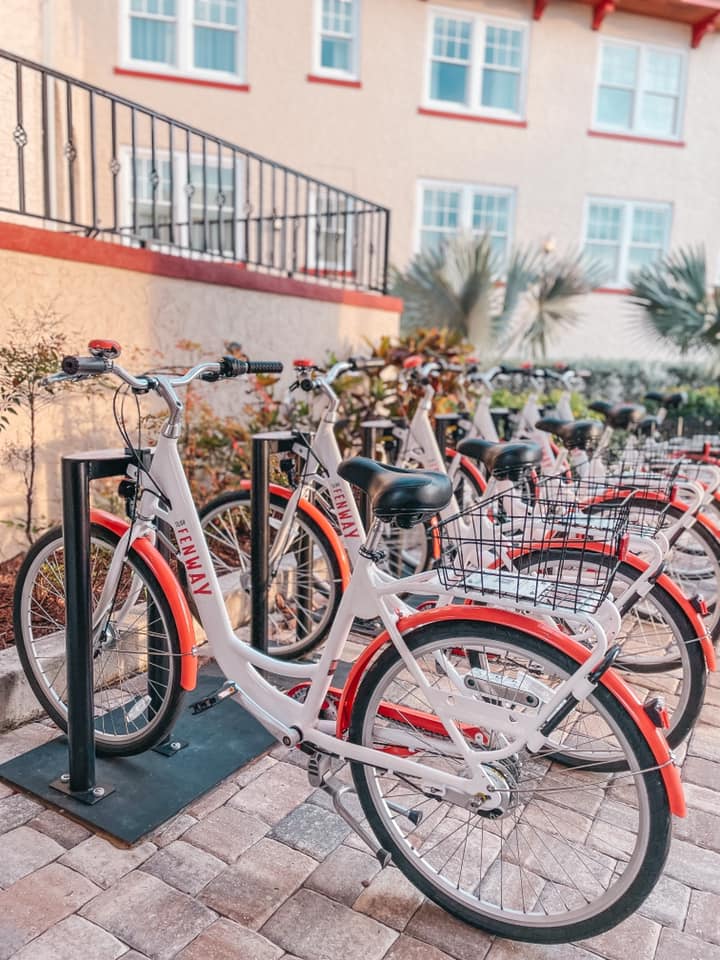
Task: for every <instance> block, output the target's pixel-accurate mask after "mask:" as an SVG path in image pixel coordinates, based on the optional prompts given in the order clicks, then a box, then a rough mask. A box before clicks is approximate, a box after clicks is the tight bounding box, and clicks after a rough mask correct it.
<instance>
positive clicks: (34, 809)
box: [0, 675, 720, 960]
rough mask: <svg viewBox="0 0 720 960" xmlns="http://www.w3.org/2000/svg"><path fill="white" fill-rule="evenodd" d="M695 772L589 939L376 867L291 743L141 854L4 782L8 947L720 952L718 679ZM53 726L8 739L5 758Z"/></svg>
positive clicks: (412, 959) (0, 896)
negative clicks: (646, 890)
mask: <svg viewBox="0 0 720 960" xmlns="http://www.w3.org/2000/svg"><path fill="white" fill-rule="evenodd" d="M710 684H711V686H710V697H709V698H708V704H707V705H706V707H705V710H704V713H703V717H702V723H701V724H700V725H699V726H698V728H697V729H696V731H695V733H694V734H693V736H692V737H691V739H690V742H689V745H688V747H687V750H686V751H685V750H683V751H681V752H680V753H681V755H685V762H684V768H683V775H684V779H685V782H686V795H687V801H688V817H687V819H686V820H684V821H676V823H675V838H674V840H673V847H672V851H671V855H670V859H669V860H668V865H667V868H666V871H665V875H664V877H663V879H662V880H661V882H660V883H659V884H658V886H657V888H656V889H655V891H654V892H653V894H652V896H651V897H650V898H649V899H648V900H647V901H646V903H645V904H644V905H643V906H642V908H641V909H640V911H639V912H638V913H637V914H635V915H634V916H633V917H631V918H630V919H628V920H626V921H625V922H624V923H622V924H621V925H620V926H618V927H616V928H615V929H614V930H611V931H609V932H608V933H605V934H603V935H602V936H601V937H596V938H595V939H593V940H590V941H586V942H583V943H582V944H575V945H567V946H554V947H541V946H535V945H532V944H525V943H523V944H519V943H511V942H508V941H502V940H498V939H495V938H493V937H490V936H488V935H486V934H484V933H482V932H481V931H478V930H475V929H473V928H470V927H467V926H465V925H464V924H463V923H461V922H459V921H458V920H455V919H453V918H452V917H451V916H449V915H448V914H446V913H444V912H443V911H441V910H439V909H438V908H437V907H435V906H434V905H433V904H431V903H428V902H427V901H424V900H423V898H422V896H420V895H419V894H418V893H417V891H416V890H414V889H413V888H412V887H411V886H410V885H409V884H408V883H407V882H406V881H405V880H404V878H403V877H402V876H401V875H400V874H399V873H398V872H397V871H396V870H395V868H392V867H390V868H388V869H386V870H384V871H379V869H378V864H377V862H376V861H375V860H374V859H373V857H371V856H370V855H369V854H368V852H367V850H365V849H364V848H363V846H362V844H361V843H360V842H358V839H357V838H356V837H355V836H354V835H353V834H350V833H348V831H347V828H346V826H345V824H344V823H343V821H341V820H340V819H339V818H338V817H337V816H336V815H335V814H334V812H332V810H331V808H330V805H329V804H328V803H327V798H326V797H325V796H324V795H322V794H319V793H318V792H317V791H313V790H312V788H311V787H310V786H309V785H308V782H307V779H306V777H305V775H304V772H303V770H302V769H301V767H300V766H299V765H298V755H297V752H295V753H293V754H289V753H288V752H287V751H286V750H284V749H283V748H280V747H278V748H276V749H275V750H273V751H272V752H271V754H270V755H268V756H266V757H263V758H261V759H259V760H257V761H256V762H255V763H253V764H252V765H250V766H248V767H246V768H244V769H243V770H240V771H238V772H237V773H236V774H235V775H234V776H233V777H231V778H229V779H228V780H227V781H226V782H224V783H222V784H221V785H220V786H218V787H217V788H216V789H215V790H213V791H212V792H211V793H209V794H207V795H206V796H204V797H202V798H200V799H199V800H198V801H196V802H195V803H194V804H192V805H191V806H190V807H188V809H187V810H185V811H184V812H183V813H181V814H180V815H179V816H177V817H176V818H175V819H174V820H173V821H171V822H170V823H167V824H165V825H164V826H163V827H162V828H161V829H159V830H157V831H156V832H155V833H154V834H153V835H151V836H150V837H148V838H147V839H146V840H145V841H143V842H142V843H140V844H137V845H136V846H135V847H134V848H133V849H132V850H121V849H118V848H117V847H114V846H112V845H111V844H110V843H108V841H107V840H104V839H102V838H100V837H96V836H92V835H91V834H90V832H89V831H88V830H86V829H84V828H83V827H80V826H78V825H77V824H75V823H73V822H72V821H70V820H68V819H67V818H66V817H64V816H62V815H61V814H59V813H56V812H53V811H49V810H45V809H44V808H43V807H42V806H41V805H40V804H39V803H36V802H35V801H33V800H31V799H29V798H27V797H24V796H21V795H19V794H17V793H15V792H13V790H12V789H11V788H10V787H8V786H7V785H5V784H2V783H0V960H10V958H16V960H76V958H77V957H79V956H82V957H86V958H88V960H143V958H146V960H172V958H178V960H295V958H299V960H544V958H552V960H593V958H595V960H597V958H598V957H601V958H605V960H720V709H719V705H720V696H719V694H720V676H719V675H715V676H713V677H712V678H711V681H710ZM54 735H55V730H54V728H53V727H51V726H50V725H49V724H45V723H35V724H30V725H28V726H27V727H24V728H22V729H21V730H16V731H13V732H11V733H8V734H5V735H3V736H0V759H7V758H9V757H12V756H15V755H17V754H19V753H23V752H25V751H26V750H28V749H30V748H31V747H33V746H36V745H37V744H39V743H41V742H43V741H44V740H46V739H48V738H50V737H52V736H54Z"/></svg>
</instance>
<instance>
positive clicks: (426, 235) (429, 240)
mask: <svg viewBox="0 0 720 960" xmlns="http://www.w3.org/2000/svg"><path fill="white" fill-rule="evenodd" d="M448 236H449V234H447V233H441V232H440V231H438V230H423V231H422V233H421V235H420V249H421V250H422V252H423V253H428V252H430V251H432V252H437V251H439V250H440V249H441V248H442V245H443V244H444V243H445V242H446V241H447V239H448Z"/></svg>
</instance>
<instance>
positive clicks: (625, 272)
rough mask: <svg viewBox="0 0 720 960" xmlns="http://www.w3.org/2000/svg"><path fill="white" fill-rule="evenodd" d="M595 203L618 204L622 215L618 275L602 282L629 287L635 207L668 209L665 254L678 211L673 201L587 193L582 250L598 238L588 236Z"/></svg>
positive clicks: (610, 286)
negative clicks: (592, 207) (629, 262)
mask: <svg viewBox="0 0 720 960" xmlns="http://www.w3.org/2000/svg"><path fill="white" fill-rule="evenodd" d="M596 203H597V204H605V205H606V206H612V207H618V206H619V207H621V208H622V217H621V221H620V231H621V233H620V250H619V255H618V277H617V278H609V279H608V280H606V281H605V283H604V284H603V289H604V290H617V291H622V290H627V289H628V284H629V282H630V276H629V273H630V272H629V269H628V261H629V256H630V248H631V247H632V246H637V244H633V242H632V226H633V220H634V214H635V210H636V208H638V207H642V208H645V209H648V210H663V211H665V212H666V213H667V215H668V216H667V221H666V224H665V236H664V238H663V250H662V254H663V255H665V254H667V253H668V251H669V250H670V240H671V236H672V228H673V215H674V212H675V211H674V205H673V203H672V201H663V200H636V199H627V198H626V197H607V196H597V195H595V194H588V195H587V196H586V197H585V205H584V209H583V227H582V236H581V240H580V248H581V249H582V250H585V249H586V247H587V245H588V243H593V242H596V241H592V240H589V238H588V227H589V226H590V207H591V206H592V205H593V204H596Z"/></svg>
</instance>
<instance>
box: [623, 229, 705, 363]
mask: <svg viewBox="0 0 720 960" xmlns="http://www.w3.org/2000/svg"><path fill="white" fill-rule="evenodd" d="M630 282H631V286H632V295H631V297H630V302H631V303H633V304H634V305H635V306H638V307H640V308H641V309H642V314H641V325H642V327H643V328H644V330H645V331H646V332H648V333H650V334H651V335H653V336H654V337H655V338H656V339H657V340H658V341H659V342H661V343H664V344H669V345H672V346H674V347H677V348H679V349H680V352H681V353H683V354H684V353H687V352H688V351H689V350H692V349H703V350H706V351H709V352H710V353H713V354H717V351H718V346H719V342H718V333H720V291H718V289H717V288H715V289H714V290H712V291H708V289H707V259H706V255H705V250H704V248H703V247H686V248H681V249H680V250H677V251H675V252H674V253H671V254H669V255H668V256H665V257H663V258H662V259H660V260H658V261H657V262H656V263H653V264H648V265H647V266H645V267H642V268H641V269H640V270H638V271H637V272H636V273H634V274H633V275H632V277H631V278H630Z"/></svg>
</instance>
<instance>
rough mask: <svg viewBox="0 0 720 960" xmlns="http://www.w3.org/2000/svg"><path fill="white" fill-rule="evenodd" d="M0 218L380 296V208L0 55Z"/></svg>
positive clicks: (383, 247) (384, 270) (385, 233)
mask: <svg viewBox="0 0 720 960" xmlns="http://www.w3.org/2000/svg"><path fill="white" fill-rule="evenodd" d="M0 109H1V110H2V116H3V117H5V118H7V123H6V124H5V123H4V126H5V130H4V131H3V135H2V136H0V213H2V214H4V215H8V214H10V215H15V216H16V217H19V218H25V217H30V218H37V219H40V220H42V221H46V222H49V223H53V224H55V225H57V226H58V227H60V228H66V229H67V230H69V231H73V232H81V233H83V234H84V235H86V236H89V237H98V238H101V239H108V240H114V241H116V242H121V243H125V244H127V245H130V246H140V247H149V248H152V249H155V250H161V251H165V252H168V253H172V254H177V255H180V256H187V257H194V258H200V259H212V260H227V261H231V262H236V263H242V264H244V265H245V266H246V267H248V268H251V269H256V270H261V271H264V272H270V273H274V274H278V275H283V276H289V277H297V278H301V279H311V280H313V281H315V282H322V283H331V284H334V285H342V286H348V287H352V288H355V289H358V290H370V291H377V292H380V293H385V292H387V282H388V246H389V238H390V211H389V210H388V209H387V208H386V207H382V206H380V205H379V204H377V203H373V202H372V201H370V200H366V199H364V198H363V197H360V196H357V195H356V194H354V193H349V192H348V191H346V190H342V189H340V188H338V187H333V186H331V185H330V184H327V183H324V182H323V181H321V180H318V179H316V178H315V177H311V176H308V175H306V174H303V173H300V172H298V171H297V170H293V169H291V168H289V167H286V166H284V165H283V164H280V163H275V162H274V161H272V160H269V159H267V158H266V157H263V156H260V155H259V154H257V153H255V152H253V151H251V150H246V149H244V148H242V147H238V146H236V145H235V144H232V143H228V142H227V141H226V140H224V139H223V138H222V137H216V136H213V135H211V134H208V133H203V132H202V131H200V130H197V129H195V128H194V127H191V126H189V125H188V124H186V123H182V122H181V121H178V120H175V119H173V118H171V117H167V116H165V115H163V114H161V113H158V112H156V111H154V110H151V109H149V108H147V107H144V106H141V105H140V104H137V103H133V102H132V101H130V100H126V99H125V98H123V97H119V96H116V95H115V94H112V93H109V92H108V91H106V90H102V89H100V88H98V87H95V86H92V85H91V84H88V83H85V82H83V81H81V80H76V79H74V78H72V77H69V76H67V75H65V74H62V73H59V72H57V71H56V70H52V69H50V68H49V67H44V66H42V65H40V64H37V63H33V62H32V61H29V60H26V59H24V58H22V57H19V56H16V55H15V54H13V53H8V52H6V51H0Z"/></svg>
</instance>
